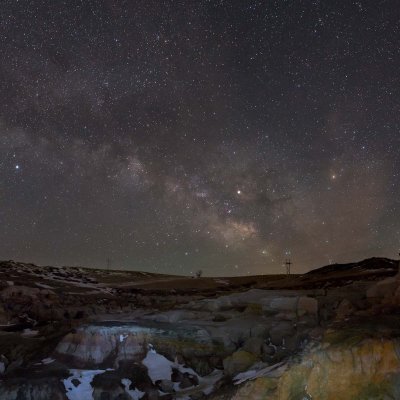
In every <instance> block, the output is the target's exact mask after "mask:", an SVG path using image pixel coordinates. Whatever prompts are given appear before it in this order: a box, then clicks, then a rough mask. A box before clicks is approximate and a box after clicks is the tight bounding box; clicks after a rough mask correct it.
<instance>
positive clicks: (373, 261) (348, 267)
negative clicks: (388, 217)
mask: <svg viewBox="0 0 400 400" xmlns="http://www.w3.org/2000/svg"><path fill="white" fill-rule="evenodd" d="M398 268H399V261H398V260H391V259H390V258H384V257H372V258H367V259H365V260H362V261H359V262H355V263H349V264H330V265H326V266H325V267H321V268H317V269H313V270H312V271H310V272H307V273H306V274H305V275H313V274H324V273H325V274H326V273H331V272H345V271H352V270H355V271H363V270H374V269H379V270H385V269H390V270H393V269H394V270H397V269H398Z"/></svg>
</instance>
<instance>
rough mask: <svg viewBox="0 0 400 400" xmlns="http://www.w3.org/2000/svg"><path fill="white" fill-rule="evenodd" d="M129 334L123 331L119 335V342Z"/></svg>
mask: <svg viewBox="0 0 400 400" xmlns="http://www.w3.org/2000/svg"><path fill="white" fill-rule="evenodd" d="M128 336H129V335H125V334H123V333H121V334H120V335H119V342H120V343H122V342H123V341H124V340H125V339H126V338H127V337H128Z"/></svg>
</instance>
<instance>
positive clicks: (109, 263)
mask: <svg viewBox="0 0 400 400" xmlns="http://www.w3.org/2000/svg"><path fill="white" fill-rule="evenodd" d="M110 269H111V258H110V257H107V271H109V270H110Z"/></svg>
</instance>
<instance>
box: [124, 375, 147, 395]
mask: <svg viewBox="0 0 400 400" xmlns="http://www.w3.org/2000/svg"><path fill="white" fill-rule="evenodd" d="M121 383H122V384H123V385H124V388H125V392H126V393H127V394H128V395H129V396H130V397H131V399H132V400H139V399H141V398H142V397H143V396H144V395H145V394H146V393H145V392H141V391H140V390H139V389H136V388H135V389H134V390H132V389H129V387H130V386H131V384H132V381H131V380H130V379H128V378H124V379H121Z"/></svg>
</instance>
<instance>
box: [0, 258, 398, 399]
mask: <svg viewBox="0 0 400 400" xmlns="http://www.w3.org/2000/svg"><path fill="white" fill-rule="evenodd" d="M399 316H400V275H399V273H398V261H394V260H389V259H384V258H372V259H368V260H364V261H361V262H358V263H352V264H343V265H329V266H327V267H323V268H319V269H316V270H313V271H311V272H309V273H307V274H304V275H295V276H293V275H292V276H283V275H277V276H268V275H262V276H246V277H234V278H185V277H178V276H168V275H159V274H150V273H145V272H130V271H105V270H94V269H86V268H77V267H39V266H36V265H33V264H23V263H18V262H14V261H4V262H1V263H0V399H10V400H23V399H30V400H42V399H43V400H45V399H46V400H47V399H54V400H58V399H69V400H78V399H79V400H86V399H87V400H92V399H93V400H114V399H115V400H117V399H118V400H129V399H143V400H146V399H166V400H167V399H188V400H189V399H192V400H195V399H203V398H204V399H207V398H208V399H214V400H217V399H220V400H222V399H226V400H228V399H237V400H238V399H274V400H278V399H279V400H306V399H314V400H315V399H318V400H328V399H329V400H330V399H332V400H333V399H342V400H355V399H365V400H367V399H376V400H378V399H399V398H400V319H399Z"/></svg>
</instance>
